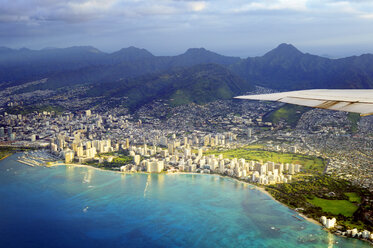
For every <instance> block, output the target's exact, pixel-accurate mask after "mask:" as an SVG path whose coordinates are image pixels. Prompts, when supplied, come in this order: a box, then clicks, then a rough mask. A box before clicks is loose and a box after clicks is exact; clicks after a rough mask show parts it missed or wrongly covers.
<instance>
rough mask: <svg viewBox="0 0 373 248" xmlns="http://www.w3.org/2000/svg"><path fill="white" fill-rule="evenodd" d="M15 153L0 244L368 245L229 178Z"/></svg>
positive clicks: (0, 178) (0, 166)
mask: <svg viewBox="0 0 373 248" xmlns="http://www.w3.org/2000/svg"><path fill="white" fill-rule="evenodd" d="M16 157H17V155H13V156H11V157H9V158H7V159H5V160H2V161H0V247H287V248H291V247H370V246H369V245H368V244H367V243H364V242H361V241H359V240H355V239H345V238H341V237H337V236H334V235H332V234H329V233H327V232H325V231H323V230H321V228H320V227H319V226H317V225H315V224H312V223H309V222H307V221H299V220H297V219H296V218H294V217H293V216H292V215H294V212H293V211H292V210H290V209H288V208H286V207H284V206H282V205H281V204H279V203H277V202H276V201H274V200H272V199H270V197H269V196H267V195H265V194H263V193H261V192H260V191H258V190H255V189H250V188H251V187H250V186H248V185H245V184H243V183H240V182H237V181H235V180H232V179H229V178H222V177H219V176H215V175H146V174H127V175H123V174H119V173H114V172H110V171H100V170H95V169H92V168H85V167H73V166H69V167H65V166H58V167H53V168H44V167H30V166H27V165H23V164H21V163H18V162H17V161H16ZM273 228H274V229H273Z"/></svg>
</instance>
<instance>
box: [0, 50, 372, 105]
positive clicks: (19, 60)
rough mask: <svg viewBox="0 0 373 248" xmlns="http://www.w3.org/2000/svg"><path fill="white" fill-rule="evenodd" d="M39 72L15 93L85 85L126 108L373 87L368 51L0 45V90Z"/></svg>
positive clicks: (91, 91) (370, 58)
mask: <svg viewBox="0 0 373 248" xmlns="http://www.w3.org/2000/svg"><path fill="white" fill-rule="evenodd" d="M43 78H48V80H47V82H46V83H44V84H38V85H31V86H28V87H25V88H23V89H21V90H20V91H19V92H18V93H23V92H31V91H34V90H38V89H58V88H63V87H75V86H77V85H90V87H91V89H90V90H89V91H88V93H87V94H91V95H95V96H97V95H101V96H111V95H112V96H114V95H116V96H126V97H129V101H130V102H131V100H134V99H137V100H134V101H133V103H132V105H133V106H137V105H138V104H139V103H141V102H144V101H148V100H149V99H157V98H169V99H173V102H174V103H175V104H178V103H183V102H190V101H192V102H196V103H203V102H207V101H210V100H216V99H227V98H231V97H232V96H234V95H237V94H243V93H245V92H247V91H248V90H251V89H252V87H253V86H254V85H258V86H263V87H267V88H271V89H277V90H297V89H312V88H373V55H371V54H364V55H361V56H352V57H347V58H341V59H329V58H324V57H320V56H316V55H311V54H308V53H302V52H301V51H299V50H298V49H297V48H295V47H294V46H293V45H291V44H280V45H279V46H278V47H276V48H275V49H273V50H271V51H269V52H268V53H266V54H264V55H263V56H259V57H249V58H246V59H242V58H239V57H229V56H223V55H219V54H217V53H214V52H211V51H208V50H206V49H204V48H191V49H188V50H187V51H186V52H185V53H183V54H181V55H177V56H154V55H153V54H152V53H150V52H149V51H147V50H145V49H139V48H136V47H129V48H124V49H121V50H119V51H117V52H114V53H104V52H102V51H100V50H98V49H96V48H94V47H89V46H82V47H70V48H63V49H58V48H48V49H43V50H30V49H27V48H23V49H18V50H15V49H10V48H4V47H2V48H0V89H4V88H6V87H9V86H15V85H21V84H23V83H26V82H30V81H33V80H40V79H43ZM98 89H99V90H98Z"/></svg>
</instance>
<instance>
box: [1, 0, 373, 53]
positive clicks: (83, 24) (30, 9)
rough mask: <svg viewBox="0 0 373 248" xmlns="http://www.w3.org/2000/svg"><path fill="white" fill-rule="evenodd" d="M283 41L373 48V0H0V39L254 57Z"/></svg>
mask: <svg viewBox="0 0 373 248" xmlns="http://www.w3.org/2000/svg"><path fill="white" fill-rule="evenodd" d="M280 43H291V44H293V45H294V46H296V47H297V48H298V49H300V50H301V51H303V52H308V53H312V54H318V55H325V56H330V57H343V56H349V55H359V54H362V53H373V0H0V46H6V47H11V48H21V47H27V48H31V49H42V48H45V47H69V46H76V45H91V46H94V47H96V48H98V49H100V50H102V51H105V52H113V51H115V50H119V49H120V48H124V47H129V46H136V47H139V48H145V49H147V50H149V51H150V52H152V53H153V54H155V55H176V54H181V53H183V52H185V50H187V49H188V48H191V47H204V48H206V49H208V50H212V51H215V52H218V53H220V54H224V55H232V56H240V57H248V56H259V55H262V54H264V53H265V52H267V51H269V50H271V49H273V48H275V47H276V46H277V45H279V44H280Z"/></svg>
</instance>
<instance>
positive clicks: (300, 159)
mask: <svg viewBox="0 0 373 248" xmlns="http://www.w3.org/2000/svg"><path fill="white" fill-rule="evenodd" d="M205 154H206V155H209V154H215V155H219V154H223V156H224V158H230V159H232V158H244V159H246V160H254V161H262V162H268V161H271V162H275V163H293V164H300V165H302V170H304V171H306V172H323V171H324V168H325V166H326V163H325V160H324V159H322V158H319V157H315V156H308V155H302V154H294V153H282V152H273V151H265V150H261V149H258V148H251V149H246V148H239V149H232V150H227V151H216V150H211V151H208V152H206V153H205Z"/></svg>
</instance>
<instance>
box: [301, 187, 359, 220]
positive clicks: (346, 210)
mask: <svg viewBox="0 0 373 248" xmlns="http://www.w3.org/2000/svg"><path fill="white" fill-rule="evenodd" d="M354 194H356V193H354ZM308 202H309V203H311V204H312V205H314V206H316V207H320V208H322V210H323V211H324V212H326V213H331V214H333V215H338V214H342V215H344V216H347V217H351V216H352V215H353V214H354V213H355V211H356V210H357V209H358V207H357V206H356V205H355V204H353V203H352V202H350V201H347V200H327V199H321V198H318V197H315V198H314V199H312V200H309V199H308Z"/></svg>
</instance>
